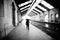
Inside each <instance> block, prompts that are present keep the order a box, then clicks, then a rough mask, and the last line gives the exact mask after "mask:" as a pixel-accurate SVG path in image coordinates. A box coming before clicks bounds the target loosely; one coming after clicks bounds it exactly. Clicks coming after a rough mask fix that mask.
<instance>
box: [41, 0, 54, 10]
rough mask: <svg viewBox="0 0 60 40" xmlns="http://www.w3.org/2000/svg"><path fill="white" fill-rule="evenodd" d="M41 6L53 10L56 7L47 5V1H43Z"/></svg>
mask: <svg viewBox="0 0 60 40" xmlns="http://www.w3.org/2000/svg"><path fill="white" fill-rule="evenodd" d="M41 4H43V5H44V6H46V7H47V8H49V9H53V8H54V7H53V6H52V5H50V4H49V3H47V2H46V1H42V2H41Z"/></svg>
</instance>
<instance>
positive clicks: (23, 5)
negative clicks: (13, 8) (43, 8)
mask: <svg viewBox="0 0 60 40" xmlns="http://www.w3.org/2000/svg"><path fill="white" fill-rule="evenodd" d="M31 2H32V1H27V2H25V3H22V4H19V5H18V6H19V7H21V6H24V5H27V4H29V3H31Z"/></svg>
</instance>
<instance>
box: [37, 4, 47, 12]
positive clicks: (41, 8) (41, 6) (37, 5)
mask: <svg viewBox="0 0 60 40" xmlns="http://www.w3.org/2000/svg"><path fill="white" fill-rule="evenodd" d="M37 7H38V8H40V9H41V10H43V11H47V10H46V9H45V8H43V7H42V6H40V5H37Z"/></svg>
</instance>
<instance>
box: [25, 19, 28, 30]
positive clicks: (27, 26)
mask: <svg viewBox="0 0 60 40" xmlns="http://www.w3.org/2000/svg"><path fill="white" fill-rule="evenodd" d="M26 27H27V29H28V30H29V19H26Z"/></svg>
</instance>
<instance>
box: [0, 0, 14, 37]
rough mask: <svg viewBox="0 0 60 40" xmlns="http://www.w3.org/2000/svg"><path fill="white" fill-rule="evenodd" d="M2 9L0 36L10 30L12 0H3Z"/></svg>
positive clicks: (11, 26)
mask: <svg viewBox="0 0 60 40" xmlns="http://www.w3.org/2000/svg"><path fill="white" fill-rule="evenodd" d="M3 2H4V6H3V8H4V10H3V12H1V13H3V17H0V21H1V22H0V28H2V29H1V30H2V32H1V35H0V36H1V37H4V36H5V35H7V34H8V33H9V32H10V30H11V29H12V28H13V25H12V5H11V4H12V0H4V1H3Z"/></svg>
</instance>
